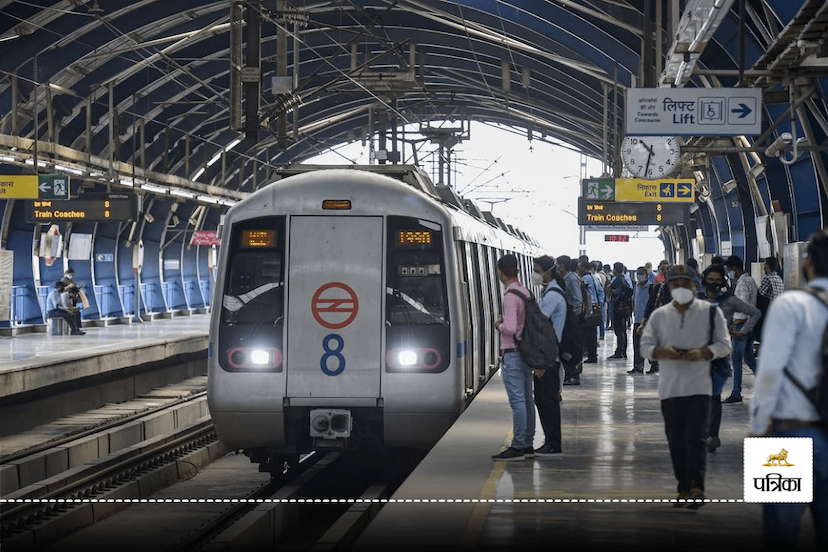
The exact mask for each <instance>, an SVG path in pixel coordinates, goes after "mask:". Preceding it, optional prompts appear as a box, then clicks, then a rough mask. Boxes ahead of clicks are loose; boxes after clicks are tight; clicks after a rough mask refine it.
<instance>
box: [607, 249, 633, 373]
mask: <svg viewBox="0 0 828 552" xmlns="http://www.w3.org/2000/svg"><path fill="white" fill-rule="evenodd" d="M624 272H625V271H624V265H623V264H621V263H615V264H614V265H613V270H612V273H613V275H614V276H615V277H614V278H613V280H612V297H613V299H612V303H613V311H612V327H613V330H614V331H615V340H616V341H615V354H614V355H612V356H609V357H607V358H608V359H622V358H627V320H628V319H629V317H630V315H631V314H632V287H630V286H629V285H628V284H627V280H626V279H625V278H624Z"/></svg>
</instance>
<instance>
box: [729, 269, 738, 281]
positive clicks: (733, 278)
mask: <svg viewBox="0 0 828 552" xmlns="http://www.w3.org/2000/svg"><path fill="white" fill-rule="evenodd" d="M727 277H728V278H730V279H731V280H735V279H736V273H735V272H733V271H732V270H728V271H727Z"/></svg>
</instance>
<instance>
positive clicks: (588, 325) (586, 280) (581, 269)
mask: <svg viewBox="0 0 828 552" xmlns="http://www.w3.org/2000/svg"><path fill="white" fill-rule="evenodd" d="M578 275H579V276H580V277H581V295H582V296H583V299H584V302H583V307H582V308H581V320H582V327H583V331H584V337H585V340H584V344H585V345H586V352H587V357H588V358H587V359H586V360H585V361H584V363H585V364H595V363H597V362H598V326H600V325H601V303H603V302H604V288H603V287H601V285H600V284H599V283H598V279H597V278H596V277H595V275H594V274H593V273H592V265H591V264H589V262H588V261H578Z"/></svg>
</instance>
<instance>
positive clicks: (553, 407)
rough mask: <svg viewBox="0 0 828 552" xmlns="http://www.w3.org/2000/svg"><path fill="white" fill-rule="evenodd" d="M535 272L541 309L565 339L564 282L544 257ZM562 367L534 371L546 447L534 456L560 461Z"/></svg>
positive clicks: (559, 334)
mask: <svg viewBox="0 0 828 552" xmlns="http://www.w3.org/2000/svg"><path fill="white" fill-rule="evenodd" d="M534 270H535V272H534V273H533V274H532V283H534V284H536V285H543V286H545V287H544V290H543V293H542V294H541V300H540V310H541V312H542V313H543V314H544V315H545V316H546V317H548V318H549V320H551V321H552V327H553V328H554V329H555V335H556V336H557V337H558V342H560V341H561V339H562V338H563V330H564V323H565V322H566V309H567V308H568V307H567V305H566V299H564V291H563V286H562V285H561V284H562V283H563V280H560V279H559V276H558V274H557V271H556V269H555V259H553V258H552V257H549V256H548V255H544V256H542V257H538V258H537V259H536V260H535V266H534ZM563 371H564V370H563V365H562V363H560V362H558V363H557V365H556V366H555V367H554V368H551V369H547V370H534V383H535V406H536V407H537V409H538V417H539V418H540V422H541V427H543V435H544V441H543V446H542V447H540V448H537V449H535V456H538V457H540V458H544V457H548V458H560V457H561V454H562V448H561V390H562V387H561V379H562V376H563Z"/></svg>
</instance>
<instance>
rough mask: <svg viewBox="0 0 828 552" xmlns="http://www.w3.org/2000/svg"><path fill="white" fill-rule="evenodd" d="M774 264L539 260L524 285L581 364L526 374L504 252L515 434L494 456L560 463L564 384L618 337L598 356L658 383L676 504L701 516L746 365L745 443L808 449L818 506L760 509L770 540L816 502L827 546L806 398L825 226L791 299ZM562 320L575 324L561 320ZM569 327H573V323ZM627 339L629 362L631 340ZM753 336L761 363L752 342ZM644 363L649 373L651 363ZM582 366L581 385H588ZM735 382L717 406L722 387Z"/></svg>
mask: <svg viewBox="0 0 828 552" xmlns="http://www.w3.org/2000/svg"><path fill="white" fill-rule="evenodd" d="M779 268H780V267H779V263H778V261H777V259H776V258H773V257H771V258H767V259H765V260H764V276H763V278H762V280H761V282H758V283H757V282H756V281H755V280H754V279H753V278H752V277H751V275H750V274H748V273H747V272H746V271H745V264H744V261H743V260H742V259H741V258H739V257H737V256H735V255H731V256H729V257H727V258H726V259H725V258H722V257H714V258H713V260H712V262H711V264H710V266H707V267H704V269H703V270H702V271H701V273H699V267H698V263H697V262H696V260H695V259H688V261H687V262H686V263H684V264H678V265H671V264H670V263H668V262H667V261H662V262H661V263H659V265H658V269H657V270H655V271H653V270H652V266H651V265H650V263H647V264H646V265H644V266H640V267H638V268H637V269H636V270H635V272H634V273H632V276H633V277H634V280H635V281H633V278H631V274H630V273H628V270H627V268H626V267H625V266H624V265H623V264H622V263H620V262H616V263H615V264H614V265H613V266H612V267H610V266H609V265H603V264H602V263H601V262H600V261H592V262H590V260H589V258H588V257H586V256H582V257H580V258H579V259H577V260H576V259H572V258H570V257H568V256H566V255H562V256H559V257H557V258H554V257H551V256H548V255H544V256H541V257H538V258H537V259H535V261H534V273H533V274H532V282H531V283H532V284H534V285H535V286H538V289H542V293H541V295H540V296H539V297H538V298H537V302H538V306H539V307H540V311H541V313H542V314H543V316H544V317H546V318H548V319H549V320H550V322H551V324H552V327H553V329H554V334H555V337H556V338H557V340H558V342H559V344H560V345H563V344H564V343H565V342H566V341H567V338H566V337H565V331H570V330H569V328H568V326H569V327H571V326H573V325H575V326H577V328H578V329H579V330H580V332H581V339H580V341H581V342H582V343H583V346H584V347H583V348H584V355H583V358H579V359H578V361H581V362H578V361H576V362H571V361H570V362H565V361H564V360H563V357H562V356H561V357H559V358H558V362H555V363H554V364H552V365H550V366H545V367H530V366H528V365H527V364H526V362H525V361H524V360H523V356H522V353H521V351H520V350H519V345H520V338H521V334H522V331H523V329H524V326H525V317H526V309H527V306H526V305H527V303H526V302H525V301H524V300H522V299H521V298H520V297H518V296H517V295H516V293H515V291H517V292H518V293H519V294H522V295H523V296H524V297H526V298H529V297H530V296H531V295H532V294H531V292H530V291H529V290H528V289H527V287H526V285H524V283H522V282H520V281H519V280H518V274H519V272H518V260H517V258H516V257H515V256H514V255H511V254H509V255H504V256H503V257H501V258H500V259H499V260H498V274H499V278H500V281H501V283H502V284H503V286H504V298H503V315H502V317H500V318H498V319H497V320H495V324H496V327H497V329H498V331H499V332H500V348H501V358H502V361H501V369H500V373H501V377H502V380H503V384H504V387H505V389H506V394H507V396H508V399H509V405H510V407H511V410H512V426H513V438H512V441H511V444H510V446H509V447H508V448H506V449H505V450H503V451H501V452H500V453H498V454H495V455H493V456H492V458H493V459H494V460H495V461H519V460H524V459H527V458H535V457H537V458H541V459H544V458H560V457H561V456H562V455H563V448H562V436H561V397H562V393H563V386H577V385H581V378H582V376H583V375H584V370H583V367H584V365H585V364H595V363H597V362H598V342H599V341H602V340H605V339H611V338H610V337H609V331H610V330H612V332H613V333H614V334H615V340H614V341H615V349H614V352H613V354H611V355H608V356H607V357H606V359H605V360H607V361H611V362H615V361H625V362H624V366H625V367H628V368H629V370H627V371H626V372H627V374H629V376H630V377H647V376H642V375H643V374H645V373H646V374H649V375H650V377H657V378H658V394H659V399H660V402H661V412H662V416H663V419H664V428H665V433H666V437H667V448H668V449H669V453H670V459H671V461H672V465H673V471H674V476H675V478H676V480H677V491H678V496H677V497H676V500H675V501H674V502H673V505H674V506H676V507H687V508H691V509H698V508H699V507H701V506H702V505H703V504H704V503H705V500H706V499H705V494H704V479H705V470H706V459H707V455H708V454H711V453H715V452H716V450H717V449H718V448H719V447H721V446H722V443H721V440H720V439H719V426H720V425H721V419H722V404H725V405H735V406H738V405H740V404H742V403H743V397H742V376H743V367H744V365H745V364H746V365H747V367H748V369H749V370H750V373H751V374H753V375H754V376H755V382H754V386H753V390H754V393H753V397H752V399H751V400H750V401H749V403H750V408H749V410H750V426H749V427H746V428H745V437H748V436H757V437H758V436H774V437H810V438H811V439H813V450H814V500H813V502H811V503H810V504H805V503H775V504H765V505H764V506H763V516H764V518H763V521H764V524H763V526H764V536H765V541H766V544H767V545H768V546H771V547H773V548H778V547H782V546H789V545H790V544H792V543H796V539H797V536H798V534H799V530H800V524H801V518H802V514H803V513H804V511H805V509H806V508H807V507H810V509H811V513H812V516H813V519H814V527H815V530H816V536H817V540H816V542H828V427H826V420H825V419H823V418H822V417H821V415H820V410H819V409H818V406H817V405H818V404H820V403H819V402H818V400H817V401H816V402H812V400H811V399H812V397H811V398H809V397H807V396H806V395H805V392H806V390H812V389H815V388H818V387H819V385H820V384H821V381H822V378H823V377H824V373H825V367H824V366H823V354H824V351H823V350H822V347H823V335H824V334H825V333H826V331H828V328H826V326H828V230H826V229H823V230H819V231H817V232H815V233H814V234H813V235H812V236H811V238H810V239H809V242H808V246H807V258H806V259H804V264H803V274H802V276H803V277H804V280H805V282H807V288H806V290H789V291H785V286H784V284H783V281H782V279H781V278H780V276H779ZM567 318H569V320H570V322H567ZM573 320H574V321H575V323H574V324H573V322H572V321H573ZM629 335H631V336H632V355H633V362H632V363H628V362H626V359H627V356H628V354H629V352H630V351H629V340H628V336H629ZM757 338H758V340H759V343H760V345H761V355H760V356H759V359H758V363H757V358H756V356H755V345H754V342H755V341H756V340H757ZM647 365H649V367H648V369H647V370H646V372H645V368H646V367H647ZM588 375H589V372H588V371H587V372H586V375H585V377H588ZM731 379H732V387H731V390H730V392H729V393H728V395H727V396H726V398H725V399H724V400H722V398H721V395H722V391H723V390H724V388H725V386H726V384H727V382H728V381H729V380H731ZM536 409H537V417H538V418H539V420H540V424H541V427H542V429H543V434H544V439H543V445H542V446H540V447H539V448H537V449H535V448H533V443H534V438H535V416H536Z"/></svg>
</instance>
